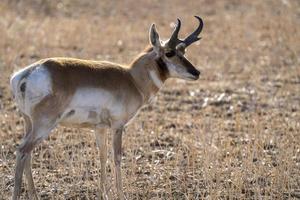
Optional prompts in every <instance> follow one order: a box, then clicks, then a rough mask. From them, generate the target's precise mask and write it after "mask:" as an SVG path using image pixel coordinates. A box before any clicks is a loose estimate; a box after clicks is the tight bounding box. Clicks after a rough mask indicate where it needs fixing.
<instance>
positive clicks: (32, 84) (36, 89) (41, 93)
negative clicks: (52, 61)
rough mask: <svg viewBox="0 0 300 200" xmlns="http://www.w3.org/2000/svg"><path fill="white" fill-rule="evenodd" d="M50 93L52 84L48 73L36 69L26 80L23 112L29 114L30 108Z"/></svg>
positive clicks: (44, 69)
mask: <svg viewBox="0 0 300 200" xmlns="http://www.w3.org/2000/svg"><path fill="white" fill-rule="evenodd" d="M51 93H52V84H51V77H50V73H49V71H48V70H47V69H46V68H45V67H43V66H42V65H41V66H40V67H37V68H36V69H35V70H34V71H33V72H31V74H30V75H29V76H28V77H27V79H26V90H25V102H24V105H25V106H24V107H25V112H26V113H30V110H31V108H32V107H33V106H34V105H36V104H37V103H39V102H40V101H41V100H43V99H44V98H45V97H46V96H47V95H49V94H51Z"/></svg>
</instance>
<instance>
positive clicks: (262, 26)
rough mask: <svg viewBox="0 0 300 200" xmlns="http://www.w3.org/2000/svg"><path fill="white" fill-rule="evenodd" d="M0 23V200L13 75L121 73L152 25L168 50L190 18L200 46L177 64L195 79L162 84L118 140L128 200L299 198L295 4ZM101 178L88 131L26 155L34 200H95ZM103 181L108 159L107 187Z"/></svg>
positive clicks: (298, 14)
mask: <svg viewBox="0 0 300 200" xmlns="http://www.w3.org/2000/svg"><path fill="white" fill-rule="evenodd" d="M0 13H1V14H0V38H1V39H0V76H1V78H0V199H9V198H10V197H11V192H12V189H13V178H14V177H13V174H14V165H15V150H16V147H17V145H18V144H19V143H20V140H21V138H22V135H23V120H22V119H21V118H20V115H19V114H18V112H17V109H16V107H15V105H14V103H13V101H12V98H11V95H10V92H9V81H8V80H9V76H10V75H11V73H12V72H13V71H15V70H17V69H19V68H21V67H24V66H26V65H28V64H30V63H32V62H34V61H36V60H38V59H41V58H45V57H54V56H71V57H77V58H84V59H98V60H110V61H114V62H121V63H129V62H130V61H131V60H132V59H133V58H134V56H136V55H137V54H138V53H139V52H140V51H141V50H142V49H144V47H145V46H146V45H147V44H148V29H149V26H150V24H151V23H152V22H155V23H156V24H157V27H158V30H159V32H160V34H161V35H162V36H163V37H164V38H167V37H168V36H169V35H170V32H171V27H172V25H173V24H172V22H175V19H176V18H177V17H179V18H181V19H182V22H183V27H182V32H181V33H182V35H186V34H188V33H189V32H190V31H192V30H193V28H194V27H195V26H196V20H194V19H193V17H192V16H193V15H195V14H197V15H200V16H202V18H203V19H204V22H205V27H204V30H203V34H202V38H203V39H202V40H201V41H200V42H198V43H197V44H196V45H194V46H193V47H191V48H190V49H189V51H188V52H187V56H188V57H189V58H190V59H191V60H192V61H193V63H194V64H195V65H197V66H199V69H200V70H201V72H202V75H201V78H200V80H199V81H196V82H186V81H180V80H169V81H168V82H167V84H166V85H165V87H164V88H163V90H162V91H161V92H160V93H159V94H158V95H157V98H156V99H155V100H154V101H153V103H152V104H151V105H149V106H146V107H144V108H143V110H142V112H140V114H139V116H138V117H137V118H136V119H135V121H134V122H133V123H132V124H131V125H130V126H129V127H128V128H127V129H126V134H125V136H124V144H123V152H124V153H123V157H122V172H123V181H124V191H125V194H126V196H127V197H128V199H297V198H300V59H299V55H300V2H299V1H297V0H277V1H272V0H265V1H260V0H245V1H238V0H230V1H216V0H199V1H196V0H191V1H185V2H182V1H180V0H174V1H158V0H154V1H134V0H126V1H99V2H98V1H79V0H73V1H71V0H53V1H51V0H28V1H26V2H25V1H17V0H11V1H9V0H3V1H1V2H0ZM99 168H100V163H99V159H98V153H97V150H96V147H95V139H94V135H93V133H92V132H91V131H89V130H84V129H67V128H62V127H60V128H58V129H56V130H55V131H54V132H53V134H52V135H51V136H50V138H49V139H48V140H46V141H44V142H43V143H42V144H41V145H39V146H38V148H37V149H36V150H35V151H34V159H33V173H34V179H35V183H36V187H37V191H38V193H39V195H40V198H41V199H96V198H97V187H98V186H97V182H98V178H99V173H98V170H99ZM112 170H113V165H112V162H111V159H110V161H109V163H108V172H109V173H108V174H110V176H109V180H112V181H110V182H111V183H112V182H113V176H111V174H112V173H111V171H112ZM24 185H25V184H24ZM111 188H112V191H111V193H112V195H115V191H114V189H113V188H114V187H113V185H112V184H111ZM25 193H26V191H25V190H24V193H23V198H24V199H27V198H28V197H27V196H26V194H25Z"/></svg>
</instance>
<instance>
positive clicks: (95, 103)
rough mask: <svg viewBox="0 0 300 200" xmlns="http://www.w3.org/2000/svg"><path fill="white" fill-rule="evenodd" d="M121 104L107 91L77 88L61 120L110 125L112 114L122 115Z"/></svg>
mask: <svg viewBox="0 0 300 200" xmlns="http://www.w3.org/2000/svg"><path fill="white" fill-rule="evenodd" d="M122 110H124V109H123V108H122V105H121V104H120V103H119V102H118V100H117V99H116V98H115V96H114V95H113V94H111V93H110V92H109V91H106V90H103V89H97V88H81V89H78V90H77V91H76V93H75V95H74V96H73V99H72V100H71V102H70V104H69V106H68V108H67V109H66V111H65V112H64V114H63V119H62V122H63V123H66V124H92V125H110V123H111V120H112V119H111V118H112V115H114V116H115V115H122Z"/></svg>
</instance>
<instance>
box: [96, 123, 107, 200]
mask: <svg viewBox="0 0 300 200" xmlns="http://www.w3.org/2000/svg"><path fill="white" fill-rule="evenodd" d="M95 135H96V143H97V146H98V150H99V151H100V152H99V153H100V164H101V169H100V173H101V174H100V176H101V182H100V190H101V191H102V194H100V196H102V197H103V199H107V198H108V197H107V194H106V193H107V191H106V162H107V132H106V130H105V129H104V128H97V129H96V130H95Z"/></svg>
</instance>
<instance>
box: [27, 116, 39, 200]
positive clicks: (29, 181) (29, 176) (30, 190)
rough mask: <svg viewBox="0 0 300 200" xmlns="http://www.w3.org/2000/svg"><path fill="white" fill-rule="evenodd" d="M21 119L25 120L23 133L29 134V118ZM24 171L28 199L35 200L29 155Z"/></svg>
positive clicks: (30, 126) (30, 124) (30, 129)
mask: <svg viewBox="0 0 300 200" xmlns="http://www.w3.org/2000/svg"><path fill="white" fill-rule="evenodd" d="M23 117H24V120H25V133H30V132H31V131H32V123H31V120H30V117H28V116H27V115H24V116H23ZM24 171H25V178H26V181H27V184H28V193H29V198H31V199H36V200H37V199H38V197H37V194H36V191H35V187H34V182H33V178H32V172H31V153H29V154H28V157H27V158H26V161H25V169H24Z"/></svg>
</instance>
